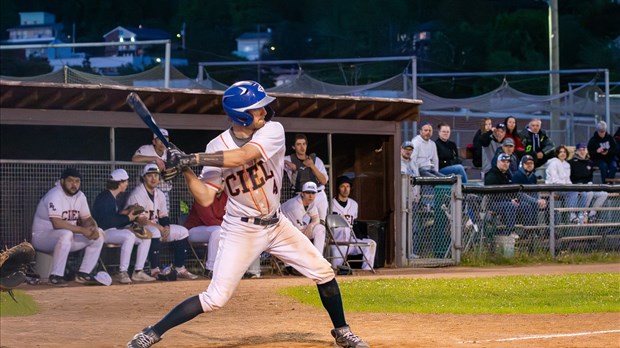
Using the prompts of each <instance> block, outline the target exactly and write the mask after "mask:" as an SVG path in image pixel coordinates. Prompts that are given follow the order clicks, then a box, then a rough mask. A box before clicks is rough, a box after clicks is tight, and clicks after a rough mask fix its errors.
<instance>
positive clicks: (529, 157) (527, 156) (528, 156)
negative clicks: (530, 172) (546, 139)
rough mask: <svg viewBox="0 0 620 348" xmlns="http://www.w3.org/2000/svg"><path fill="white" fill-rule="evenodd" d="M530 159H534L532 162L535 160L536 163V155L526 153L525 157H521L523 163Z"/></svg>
mask: <svg viewBox="0 0 620 348" xmlns="http://www.w3.org/2000/svg"><path fill="white" fill-rule="evenodd" d="M528 161H532V162H534V163H535V161H534V157H532V156H530V155H525V156H523V157H522V158H521V164H525V162H528Z"/></svg>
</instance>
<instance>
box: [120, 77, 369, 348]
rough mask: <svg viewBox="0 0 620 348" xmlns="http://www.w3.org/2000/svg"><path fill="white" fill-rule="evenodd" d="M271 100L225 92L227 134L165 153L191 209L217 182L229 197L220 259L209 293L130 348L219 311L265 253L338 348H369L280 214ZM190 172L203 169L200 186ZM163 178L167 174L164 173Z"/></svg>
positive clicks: (250, 88)
mask: <svg viewBox="0 0 620 348" xmlns="http://www.w3.org/2000/svg"><path fill="white" fill-rule="evenodd" d="M274 100H275V98H273V97H270V96H268V95H267V94H266V93H265V90H264V89H263V87H262V86H261V85H260V84H258V83H256V82H253V81H242V82H238V83H236V84H234V85H232V86H230V87H229V88H228V89H227V90H226V91H225V92H224V96H223V97H222V105H223V107H224V111H225V112H226V114H227V115H228V116H229V118H230V119H231V121H232V123H233V125H232V128H230V129H228V130H226V131H224V132H223V133H221V134H220V135H219V136H218V137H217V138H215V139H213V140H212V141H211V142H210V143H209V144H208V145H207V148H206V153H197V154H190V155H186V154H184V153H182V152H180V151H178V150H170V153H169V157H168V163H167V167H168V168H169V169H170V170H171V171H177V172H182V173H183V175H184V177H185V179H186V181H187V184H188V186H189V189H190V191H191V192H192V194H193V196H194V199H195V201H196V202H198V203H199V204H201V205H203V206H207V205H209V204H211V202H212V201H213V197H214V195H215V193H216V192H217V190H218V188H219V186H220V184H221V180H222V178H223V179H224V183H225V186H226V191H227V194H228V203H227V206H226V214H225V215H224V221H223V223H222V231H221V235H220V245H219V252H218V258H217V259H216V261H215V265H214V269H213V279H212V281H211V283H210V284H209V287H208V288H207V290H206V291H204V292H202V293H200V294H199V295H197V296H192V297H190V298H188V299H186V300H185V301H183V302H182V303H180V304H178V305H177V306H176V307H175V308H174V309H173V310H172V311H170V312H169V313H168V314H167V315H166V316H165V317H164V318H163V319H162V320H160V321H159V322H158V323H156V324H155V325H153V326H148V327H146V328H145V329H144V330H142V331H141V332H139V333H137V334H136V335H135V336H134V337H133V339H132V340H131V341H130V342H128V343H127V346H128V347H150V346H152V345H153V344H155V343H156V342H158V341H160V340H161V337H162V335H163V334H164V333H165V332H167V331H168V330H170V329H172V328H173V327H175V326H177V325H180V324H182V323H184V322H186V321H188V320H191V319H193V318H194V317H196V316H197V315H199V314H202V313H204V312H211V311H214V310H216V309H220V308H222V307H223V306H224V305H225V304H226V303H227V302H228V300H229V299H230V298H231V296H232V295H233V292H234V290H235V289H236V288H237V286H238V284H239V282H240V279H241V277H242V276H243V273H244V272H245V270H246V269H247V268H248V266H249V265H250V264H251V263H252V261H253V260H254V259H256V258H257V257H258V256H259V255H260V254H261V253H262V252H263V251H267V252H269V253H271V254H272V255H274V256H276V257H278V258H280V259H281V260H282V261H284V262H285V263H287V264H289V265H292V266H293V267H295V268H296V269H297V270H298V271H299V272H300V273H302V274H303V275H305V276H306V277H309V278H311V279H312V280H314V281H315V282H316V283H317V286H318V290H319V295H320V297H321V301H322V303H323V306H324V307H325V309H326V310H327V312H328V313H329V316H330V318H331V320H332V324H333V326H334V329H332V331H331V334H332V336H334V338H335V339H336V343H337V344H338V345H339V346H341V347H358V348H363V347H368V345H367V344H366V343H365V342H364V341H363V340H362V339H361V338H359V337H358V336H357V335H355V334H353V333H352V332H351V330H350V329H349V326H348V325H347V323H346V320H345V316H344V310H343V306H342V298H341V296H340V290H339V287H338V283H337V282H336V279H335V276H334V271H333V270H332V269H331V267H330V264H329V262H327V261H326V260H325V259H324V258H323V256H322V255H321V254H320V253H319V252H318V251H317V250H316V249H315V248H314V246H313V245H312V243H311V242H310V240H309V239H308V238H306V236H304V235H303V234H302V233H301V232H300V231H299V230H298V229H297V228H295V226H294V225H293V224H292V223H291V222H290V221H289V220H288V219H287V218H286V217H284V216H282V214H281V213H280V190H281V188H282V187H281V185H282V174H283V166H284V150H285V145H284V128H283V127H282V125H281V124H280V123H278V122H274V121H271V119H272V117H273V115H274V112H273V109H271V107H270V106H269V104H270V103H271V102H273V101H274ZM190 165H204V168H203V171H202V174H201V177H200V178H198V177H196V175H195V174H194V173H193V171H192V170H189V169H188V168H186V166H190ZM167 170H168V169H167Z"/></svg>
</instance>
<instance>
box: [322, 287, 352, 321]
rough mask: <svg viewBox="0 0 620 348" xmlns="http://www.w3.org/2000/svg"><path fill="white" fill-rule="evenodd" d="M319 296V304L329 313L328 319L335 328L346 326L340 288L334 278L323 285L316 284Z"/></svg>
mask: <svg viewBox="0 0 620 348" xmlns="http://www.w3.org/2000/svg"><path fill="white" fill-rule="evenodd" d="M317 288H319V295H320V296H321V302H322V303H323V307H325V309H326V310H327V313H329V318H330V319H331V320H332V324H334V327H335V328H338V327H343V326H345V325H347V321H346V320H345V319H344V308H343V307H342V297H341V296H340V288H339V287H338V282H336V278H334V279H332V280H330V281H328V282H327V283H325V284H318V285H317Z"/></svg>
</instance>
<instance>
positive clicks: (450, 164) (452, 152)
mask: <svg viewBox="0 0 620 348" xmlns="http://www.w3.org/2000/svg"><path fill="white" fill-rule="evenodd" d="M437 129H438V130H439V136H438V137H437V140H435V146H436V147H437V157H438V159H439V172H440V173H441V174H444V175H450V174H456V175H460V176H461V181H462V182H463V184H466V183H467V173H466V172H465V167H463V164H462V163H463V161H462V160H461V159H460V158H459V150H458V148H457V147H456V144H455V143H454V142H453V141H451V140H450V126H449V125H448V124H447V123H443V122H442V123H440V124H439V125H438V126H437Z"/></svg>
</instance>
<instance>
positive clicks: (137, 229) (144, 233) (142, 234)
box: [129, 222, 153, 239]
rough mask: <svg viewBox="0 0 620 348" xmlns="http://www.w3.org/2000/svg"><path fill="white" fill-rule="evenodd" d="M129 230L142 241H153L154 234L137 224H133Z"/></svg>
mask: <svg viewBox="0 0 620 348" xmlns="http://www.w3.org/2000/svg"><path fill="white" fill-rule="evenodd" d="M129 230H130V231H131V232H133V234H135V235H136V237H138V238H140V239H151V237H152V236H153V234H152V233H151V231H150V230H149V229H148V228H146V227H144V226H142V225H140V224H139V223H137V222H132V223H131V225H130V226H129Z"/></svg>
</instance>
